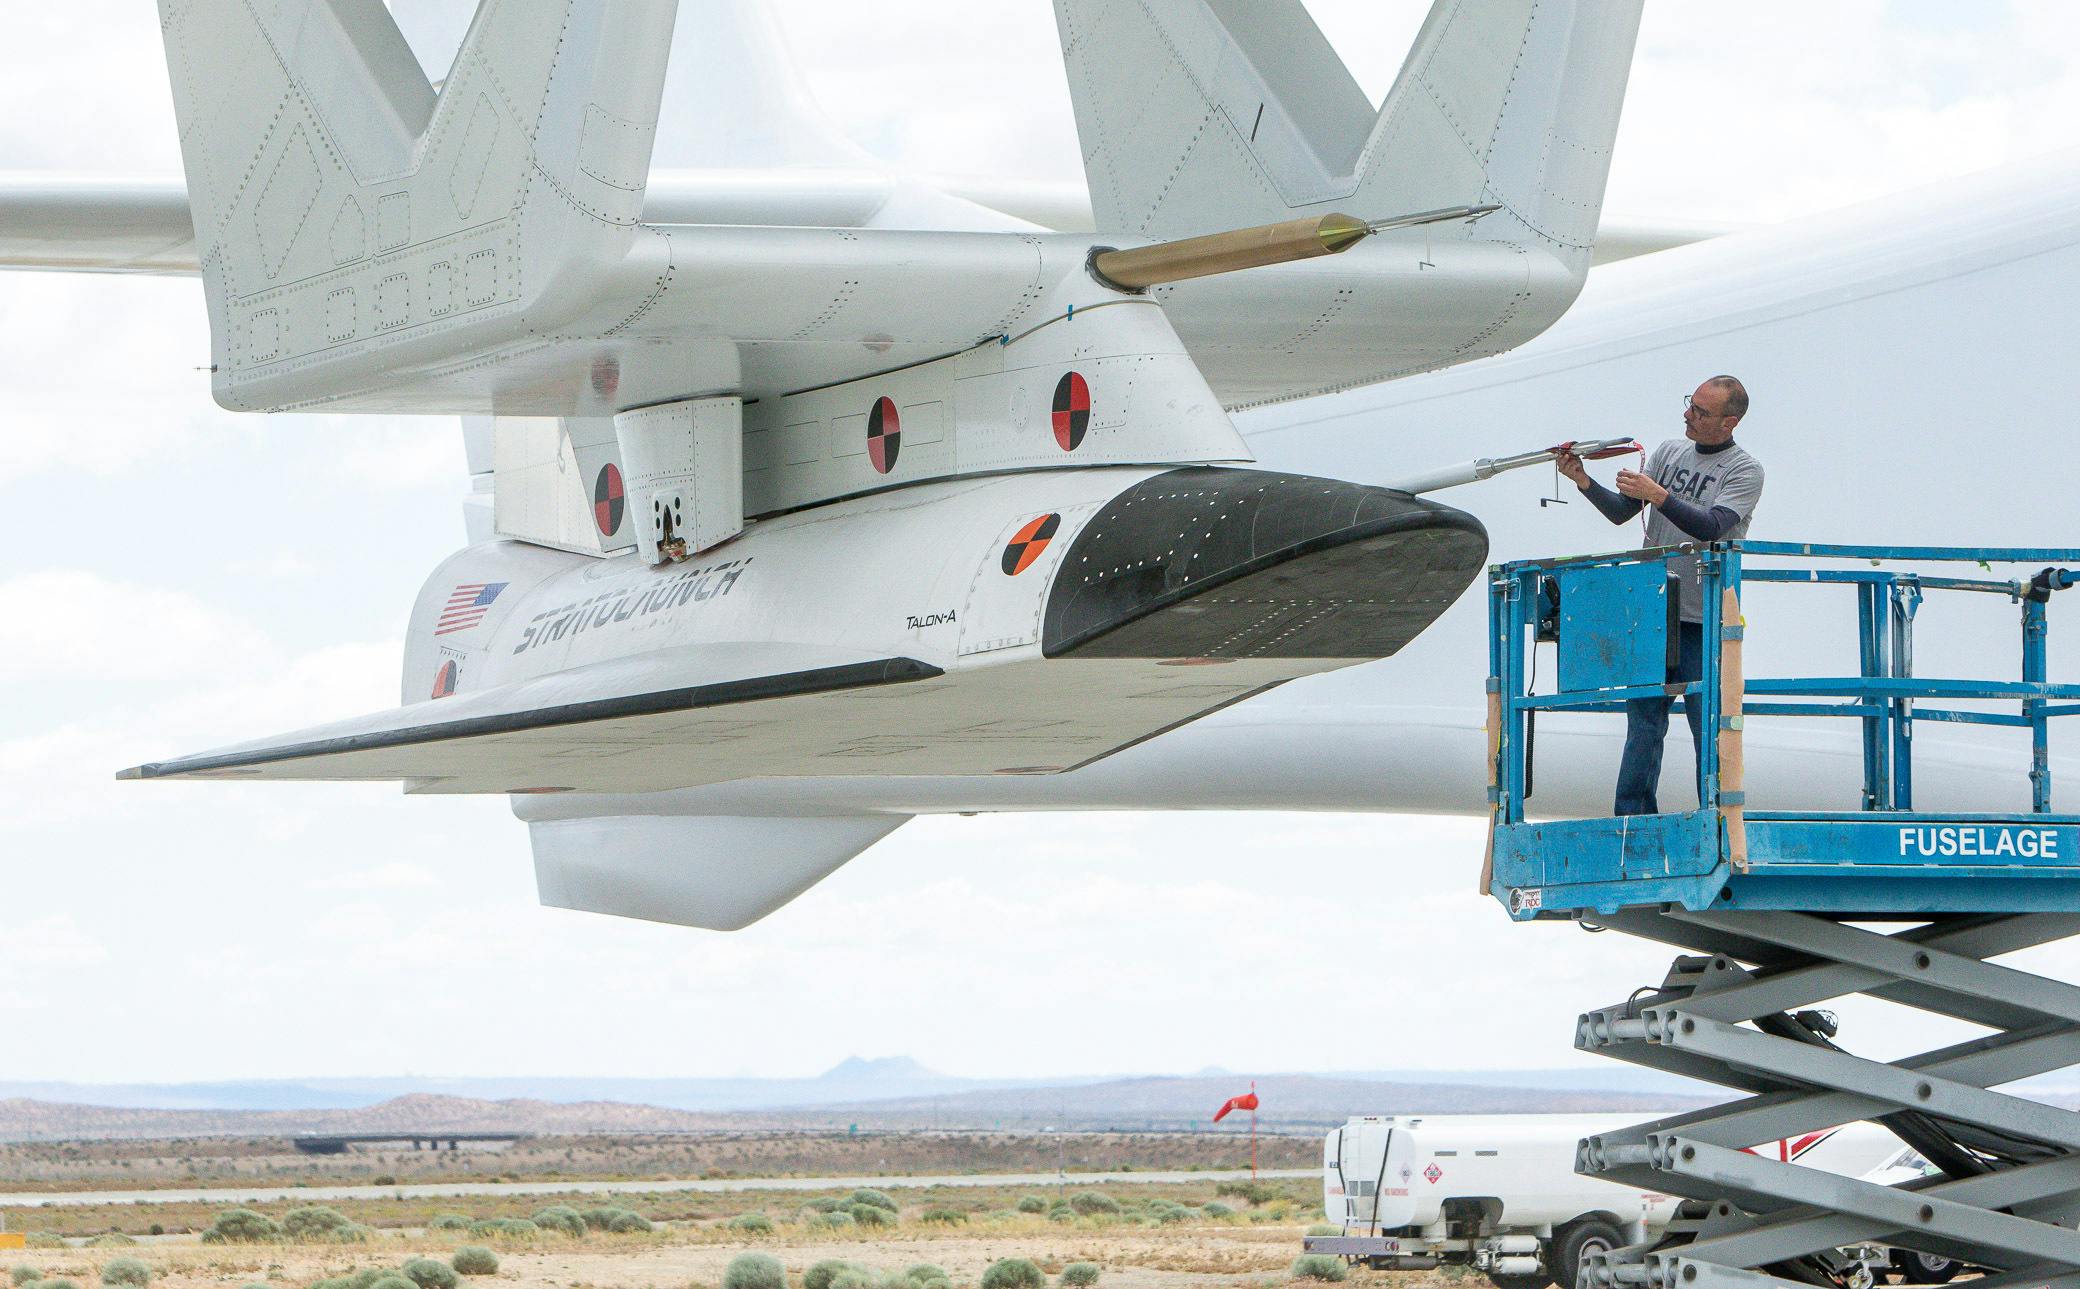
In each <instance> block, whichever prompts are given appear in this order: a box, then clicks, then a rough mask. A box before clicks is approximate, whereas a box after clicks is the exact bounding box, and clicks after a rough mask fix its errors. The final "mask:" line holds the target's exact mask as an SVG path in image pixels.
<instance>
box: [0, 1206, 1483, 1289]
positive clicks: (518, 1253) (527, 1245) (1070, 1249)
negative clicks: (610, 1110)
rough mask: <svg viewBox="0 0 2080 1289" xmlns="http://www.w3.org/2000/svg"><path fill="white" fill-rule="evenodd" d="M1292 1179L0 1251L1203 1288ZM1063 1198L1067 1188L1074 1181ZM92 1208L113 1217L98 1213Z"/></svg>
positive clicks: (85, 1278) (1292, 1210)
mask: <svg viewBox="0 0 2080 1289" xmlns="http://www.w3.org/2000/svg"><path fill="white" fill-rule="evenodd" d="M1301 1189H1307V1188H1304V1187H1299V1186H1297V1185H1296V1184H1294V1183H1285V1184H1283V1185H1279V1186H1276V1187H1275V1188H1274V1190H1275V1192H1276V1193H1275V1195H1274V1194H1272V1193H1268V1192H1260V1193H1259V1194H1260V1198H1262V1199H1263V1202H1262V1203H1259V1204H1254V1205H1252V1204H1250V1203H1249V1202H1248V1201H1247V1199H1244V1198H1242V1197H1237V1196H1233V1195H1230V1196H1229V1197H1228V1200H1227V1201H1226V1202H1227V1203H1229V1204H1232V1205H1233V1206H1234V1207H1235V1209H1236V1211H1235V1212H1234V1213H1233V1214H1231V1215H1220V1216H1211V1215H1207V1214H1206V1213H1204V1212H1203V1211H1199V1210H1195V1211H1194V1214H1193V1216H1191V1217H1190V1218H1187V1219H1185V1220H1181V1221H1179V1220H1173V1221H1172V1222H1170V1223H1169V1224H1159V1222H1158V1220H1157V1219H1155V1218H1152V1217H1146V1216H1140V1217H1137V1216H1135V1215H1134V1212H1135V1210H1137V1209H1138V1210H1145V1211H1152V1210H1153V1209H1154V1208H1156V1207H1160V1203H1159V1202H1160V1200H1163V1199H1172V1200H1175V1201H1176V1202H1178V1203H1184V1204H1191V1205H1202V1204H1204V1203H1206V1202H1207V1201H1209V1200H1213V1198H1214V1186H1213V1185H1212V1184H1210V1183H1209V1184H1202V1185H1197V1186H1139V1185H1128V1186H1118V1185H1115V1186H1111V1187H1108V1188H1107V1191H1106V1193H1107V1194H1109V1195H1111V1196H1113V1197H1115V1198H1116V1199H1117V1200H1119V1201H1120V1202H1122V1203H1123V1204H1125V1205H1127V1207H1128V1210H1129V1211H1128V1212H1127V1213H1126V1214H1123V1215H1121V1216H1119V1217H1109V1216H1100V1217H1079V1218H1076V1219H1074V1220H1073V1221H1068V1222H1061V1221H1050V1220H1048V1219H1047V1218H1046V1217H1045V1216H1040V1215H1031V1214H1022V1213H1017V1212H1013V1211H1006V1209H1005V1208H1001V1207H999V1208H991V1207H989V1206H992V1205H996V1206H1008V1205H1011V1204H1015V1203H1016V1201H1017V1199H1018V1198H1019V1197H1020V1196H1021V1195H1037V1196H1039V1197H1040V1198H1042V1199H1043V1200H1045V1201H1048V1202H1052V1201H1053V1200H1054V1199H1055V1198H1056V1196H1057V1193H1056V1192H1055V1190H1054V1189H1053V1188H1046V1189H1044V1190H1042V1189H1037V1188H1028V1189H1025V1190H1022V1191H1016V1190H1011V1189H1005V1190H1002V1191H999V1190H996V1189H994V1188H984V1189H982V1190H981V1191H979V1192H970V1191H963V1192H962V1193H961V1194H958V1195H954V1194H952V1193H951V1192H950V1190H941V1191H933V1190H928V1189H904V1190H902V1191H900V1192H891V1194H892V1195H893V1196H894V1198H895V1199H896V1200H897V1202H898V1203H899V1204H900V1206H901V1210H902V1211H901V1215H900V1220H899V1224H898V1225H896V1226H894V1227H891V1228H882V1229H878V1230H869V1229H859V1228H854V1229H850V1230H840V1231H831V1230H827V1229H824V1228H822V1227H819V1226H816V1225H814V1224H813V1223H812V1222H811V1221H809V1220H808V1216H807V1213H806V1211H805V1210H804V1208H803V1207H800V1206H804V1205H805V1204H806V1203H807V1202H810V1201H813V1200H814V1199H815V1198H816V1196H815V1195H813V1194H803V1193H799V1192H794V1193H787V1194H784V1195H782V1194H779V1193H775V1192H767V1193H765V1194H763V1195H761V1194H759V1193H757V1192H748V1193H743V1194H732V1195H728V1196H702V1197H700V1199H701V1200H702V1201H703V1203H704V1205H705V1207H706V1209H707V1211H705V1212H704V1213H703V1214H702V1215H701V1216H699V1217H691V1216H683V1217H677V1218H672V1217H668V1215H667V1214H665V1213H664V1212H662V1211H658V1210H657V1209H656V1208H655V1207H654V1206H646V1205H644V1204H642V1203H640V1202H638V1203H634V1204H631V1205H630V1207H633V1208H637V1209H638V1210H643V1209H645V1208H649V1209H650V1211H651V1212H652V1215H653V1216H654V1217H656V1218H659V1219H663V1220H664V1221H665V1222H666V1223H667V1224H666V1225H662V1226H660V1228H659V1229H658V1230H657V1231H655V1232H653V1233H649V1234H642V1235H606V1234H601V1233H591V1234H588V1235H586V1236H584V1237H582V1238H571V1237H568V1236H563V1235H553V1234H544V1235H537V1236H533V1237H524V1238H518V1239H513V1238H499V1237H490V1238H487V1237H484V1236H470V1235H466V1234H462V1233H455V1234H453V1235H450V1234H449V1233H446V1232H428V1231H426V1230H423V1229H416V1228H413V1229H388V1230H379V1231H376V1232H375V1233H373V1235H372V1236H371V1237H370V1238H369V1239H368V1240H367V1241H365V1242H362V1243H357V1244H348V1245H340V1244H297V1243H274V1244H257V1245H206V1244H203V1243H201V1242H200V1240H199V1238H198V1237H196V1236H195V1235H193V1234H185V1235H170V1236H166V1237H163V1238H160V1239H152V1238H149V1237H147V1238H146V1239H144V1240H143V1241H141V1242H140V1243H138V1244H137V1245H135V1246H131V1247H119V1248H103V1247H89V1248H82V1247H71V1248H65V1249H31V1250H28V1251H26V1252H21V1253H10V1254H7V1255H5V1258H6V1261H7V1263H8V1264H10V1265H22V1264H25V1265H28V1266H34V1267H36V1268H38V1269H39V1270H40V1271H41V1272H42V1274H43V1275H44V1276H45V1277H55V1276H64V1277H66V1278H69V1279H72V1280H73V1281H75V1282H76V1283H77V1284H79V1285H83V1286H93V1285H95V1284H98V1283H99V1280H100V1269H101V1267H102V1265H103V1264H105V1263H106V1262H108V1261H110V1260H111V1259H113V1258H116V1257H124V1256H129V1257H137V1258H141V1259H142V1260H144V1261H145V1262H147V1263H148V1264H150V1265H151V1267H152V1268H153V1270H154V1273H155V1275H154V1279H153V1281H152V1284H153V1285H155V1286H158V1287H159V1289H221V1287H222V1286H226V1285H248V1284H255V1283H261V1284H265V1285H269V1286H279V1287H280V1289H304V1287H305V1286H308V1285H310V1284H312V1283H313V1282H315V1281H317V1280H319V1279H321V1278H323V1277H326V1276H331V1275H339V1274H343V1273H346V1272H349V1271H352V1270H357V1269H361V1268H365V1267H377V1266H389V1267H394V1266H397V1265H398V1264H400V1263H401V1262H403V1260H404V1259H406V1258H408V1257H411V1256H415V1255H420V1254H425V1255H428V1256H433V1257H439V1258H443V1259H445V1258H446V1257H448V1256H449V1255H451V1254H452V1253H453V1251H454V1249H455V1248H456V1247H457V1246H458V1245H461V1244H486V1245H489V1246H491V1247H492V1248H494V1249H496V1250H497V1251H498V1256H499V1259H500V1267H499V1270H498V1272H497V1274H496V1275H494V1276H491V1277H488V1278H481V1279H475V1278H473V1279H465V1280H464V1281H463V1289H469V1287H470V1286H472V1285H475V1286H480V1287H481V1289H592V1287H594V1286H599V1287H606V1286H612V1287H613V1289H709V1287H711V1286H718V1285H720V1283H721V1280H722V1275H723V1270H724V1268H725V1267H727V1265H728V1264H729V1261H730V1259H731V1258H733V1257H735V1256H736V1255H737V1254H739V1253H742V1252H744V1251H746V1250H749V1249H757V1250H761V1251H764V1252H767V1253H771V1254H773V1255H774V1256H776V1257H777V1258H779V1259H780V1261H781V1263H782V1264H783V1265H784V1266H785V1267H786V1269H787V1272H788V1278H789V1284H790V1286H799V1285H800V1283H801V1276H802V1273H803V1272H805V1271H806V1270H808V1268H809V1267H810V1266H811V1265H813V1264H814V1263H816V1262H818V1261H821V1260H823V1259H826V1258H841V1259H846V1260H849V1261H853V1262H857V1263H860V1264H862V1265H864V1266H867V1267H869V1268H871V1269H873V1270H875V1271H881V1272H892V1271H896V1270H900V1269H901V1268H904V1267H907V1266H909V1265H911V1264H914V1263H918V1262H930V1263H934V1264H937V1265H938V1266H941V1267H944V1268H945V1269H946V1270H947V1272H948V1273H950V1276H951V1279H952V1283H953V1285H954V1286H956V1287H957V1289H968V1287H970V1286H974V1285H975V1284H977V1283H978V1282H979V1280H980V1278H981V1275H982V1272H983V1270H984V1269H985V1268H986V1267H988V1266H989V1265H990V1263H992V1262H994V1261H996V1260H998V1259H1000V1258H1007V1257H1022V1258H1030V1259H1032V1260H1033V1261H1034V1262H1036V1263H1038V1264H1039V1265H1040V1267H1041V1268H1042V1269H1043V1270H1044V1271H1046V1272H1048V1273H1049V1275H1050V1276H1052V1275H1054V1274H1056V1273H1058V1272H1059V1271H1060V1270H1061V1268H1062V1267H1063V1266H1064V1265H1066V1264H1067V1263H1070V1262H1075V1261H1088V1262H1094V1263H1097V1264H1098V1265H1099V1266H1100V1267H1101V1268H1102V1269H1103V1279H1102V1280H1101V1281H1100V1284H1101V1286H1102V1287H1103V1289H1199V1287H1201V1286H1205V1287H1207V1289H1211V1287H1212V1286H1244V1285H1247V1286H1263V1285H1271V1284H1282V1283H1284V1282H1285V1281H1286V1280H1287V1279H1289V1268H1290V1267H1291V1264H1292V1261H1293V1258H1294V1257H1295V1256H1296V1255H1297V1254H1298V1253H1299V1250H1300V1237H1301V1234H1302V1232H1303V1230H1304V1229H1305V1225H1306V1224H1307V1223H1308V1222H1309V1221H1310V1220H1311V1219H1312V1217H1313V1201H1312V1199H1311V1198H1309V1199H1301V1198H1299V1197H1298V1195H1297V1193H1296V1192H1297V1191H1298V1190H1301ZM1070 1193H1071V1194H1074V1193H1075V1191H1074V1187H1073V1184H1072V1187H1071V1188H1070ZM837 1194H840V1193H833V1197H836V1195H837ZM637 1198H640V1197H637ZM708 1201H714V1202H713V1203H708ZM956 1203H957V1204H960V1205H962V1206H963V1207H964V1208H967V1209H968V1210H969V1211H967V1212H965V1213H964V1214H963V1216H962V1217H961V1219H960V1220H958V1221H948V1220H946V1219H945V1218H943V1217H941V1218H939V1219H937V1220H932V1219H927V1218H926V1217H925V1214H926V1212H928V1211H930V1210H932V1209H935V1208H942V1207H946V1206H950V1205H952V1204H956ZM782 1204H784V1205H785V1207H784V1208H783V1207H782V1206H781V1205H782ZM168 1207H169V1206H160V1205H151V1206H145V1207H143V1208H141V1209H139V1211H138V1216H155V1217H158V1218H162V1219H163V1218H166V1217H171V1216H173V1214H172V1213H171V1212H169V1211H166V1210H167V1208H168ZM277 1207H279V1206H277ZM341 1207H342V1208H348V1209H351V1208H352V1207H353V1206H341ZM754 1209H757V1210H760V1211H763V1212H765V1213H767V1214H768V1215H769V1216H770V1217H771V1218H772V1219H774V1221H775V1222H776V1223H777V1226H776V1229H775V1230H774V1232H773V1233H772V1234H769V1235H748V1234H746V1233H744V1232H742V1231H738V1230H733V1229H731V1228H730V1227H729V1226H728V1225H727V1224H726V1218H727V1217H728V1216H730V1215H731V1214H732V1213H733V1212H743V1211H750V1210H754ZM525 1211H526V1210H525V1209H520V1208H517V1207H516V1206H514V1205H512V1204H510V1203H509V1204H508V1205H507V1206H506V1209H505V1213H504V1215H506V1216H518V1215H522V1214H524V1212H525ZM1215 1212H1216V1213H1218V1210H1215ZM353 1215H354V1216H356V1217H357V1219H359V1220H363V1221H367V1220H371V1219H376V1218H378V1217H379V1216H380V1215H379V1214H378V1213H376V1212H373V1211H367V1210H364V1211H361V1212H357V1213H354V1214H353ZM396 1215H397V1214H395V1213H393V1214H391V1216H396ZM13 1216H15V1217H20V1216H21V1215H20V1214H15V1215H13ZM101 1216H102V1217H104V1218H106V1217H109V1216H111V1214H110V1213H109V1211H108V1210H102V1213H101ZM121 1224H123V1225H131V1224H132V1215H131V1214H130V1213H128V1212H125V1213H123V1214H122V1220H121ZM164 1224H165V1223H163V1222H162V1225H164ZM1438 1278H1439V1277H1437V1276H1431V1275H1416V1274H1395V1275H1386V1274H1370V1273H1362V1272H1361V1273H1354V1275H1353V1278H1352V1281H1351V1283H1352V1284H1354V1285H1359V1286H1365V1285H1374V1286H1381V1287H1384V1286H1386V1285H1387V1284H1388V1283H1389V1282H1392V1283H1393V1285H1394V1286H1395V1289H1419V1287H1420V1286H1422V1285H1423V1284H1425V1283H1426V1282H1428V1281H1431V1280H1436V1279H1438ZM1481 1283H1482V1284H1485V1282H1481Z"/></svg>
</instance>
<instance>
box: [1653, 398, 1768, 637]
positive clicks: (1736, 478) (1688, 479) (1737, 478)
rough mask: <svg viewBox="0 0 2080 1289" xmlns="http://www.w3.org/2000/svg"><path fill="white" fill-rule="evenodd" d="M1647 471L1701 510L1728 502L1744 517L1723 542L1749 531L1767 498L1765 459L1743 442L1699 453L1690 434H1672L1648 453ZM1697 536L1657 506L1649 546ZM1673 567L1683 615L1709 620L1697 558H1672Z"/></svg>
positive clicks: (1689, 617)
mask: <svg viewBox="0 0 2080 1289" xmlns="http://www.w3.org/2000/svg"><path fill="white" fill-rule="evenodd" d="M1646 473H1647V474H1648V475H1649V476H1651V477H1652V478H1653V480H1654V482H1656V483H1658V484H1660V485H1661V486H1662V487H1664V488H1666V489H1668V491H1669V492H1670V494H1672V495H1673V496H1676V497H1680V498H1682V499H1683V500H1684V501H1687V502H1689V503H1690V504H1691V505H1693V506H1696V507H1698V508H1699V509H1701V510H1704V511H1706V512H1710V511H1712V510H1714V509H1716V508H1717V507H1720V506H1724V507H1726V508H1727V509H1728V510H1731V511H1733V512H1734V513H1735V514H1737V515H1739V516H1740V521H1739V522H1738V523H1736V524H1734V526H1733V527H1732V528H1730V529H1728V530H1727V532H1726V534H1725V536H1724V537H1723V538H1722V539H1721V540H1723V541H1735V540H1738V539H1740V538H1742V537H1745V536H1747V535H1748V524H1749V521H1751V520H1752V519H1754V517H1755V505H1756V503H1757V502H1759V501H1761V500H1762V463H1761V462H1760V461H1757V460H1756V459H1755V458H1754V457H1752V456H1750V455H1748V450H1747V449H1746V448H1744V447H1742V446H1741V445H1740V444H1738V443H1734V444H1729V445H1728V446H1727V447H1725V448H1722V449H1720V450H1719V451H1717V452H1709V453H1707V452H1700V451H1698V450H1697V445H1696V444H1695V443H1692V442H1691V441H1690V440H1688V439H1669V440H1668V441H1667V442H1665V443H1662V444H1660V445H1658V446H1656V447H1655V449H1654V451H1653V452H1652V453H1651V454H1649V455H1648V457H1647V469H1646ZM1696 540H1697V539H1696V538H1694V537H1692V536H1691V535H1690V534H1688V533H1686V532H1684V531H1683V530H1682V529H1680V528H1678V527H1676V526H1675V525H1674V524H1673V523H1670V522H1669V520H1668V518H1667V516H1665V515H1663V514H1662V513H1661V512H1660V511H1659V510H1653V511H1651V513H1649V514H1648V516H1647V545H1649V546H1677V545H1681V544H1682V543H1684V542H1693V541H1696ZM1669 568H1670V569H1671V570H1673V571H1674V572H1675V574H1676V575H1677V576H1678V577H1680V578H1682V580H1683V603H1682V616H1683V621H1685V622H1702V621H1704V596H1703V593H1702V592H1701V591H1699V589H1698V581H1697V560H1696V559H1695V558H1693V557H1689V556H1685V557H1684V558H1681V559H1675V560H1670V561H1669Z"/></svg>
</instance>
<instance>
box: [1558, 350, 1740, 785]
mask: <svg viewBox="0 0 2080 1289" xmlns="http://www.w3.org/2000/svg"><path fill="white" fill-rule="evenodd" d="M1747 413H1748V391H1747V389H1746V388H1745V387H1744V386H1742V384H1741V383H1740V382H1739V381H1738V380H1735V379H1734V378H1733V377H1731V376H1714V377H1712V378H1711V379H1710V380H1708V381H1706V382H1705V383H1704V384H1702V385H1699V386H1698V387H1697V392H1696V393H1694V394H1691V395H1689V396H1688V397H1686V398H1684V399H1683V437H1682V438H1680V439H1670V440H1668V441H1667V442H1665V443H1662V444H1660V445H1659V446H1657V447H1656V448H1655V449H1654V451H1653V453H1652V454H1651V455H1650V456H1649V457H1648V458H1647V462H1646V469H1645V471H1644V472H1638V471H1632V470H1620V471H1618V490H1617V491H1616V492H1612V491H1611V490H1610V489H1609V488H1606V487H1604V486H1603V485H1602V484H1600V483H1598V482H1596V481H1595V480H1594V479H1591V478H1590V477H1589V472H1588V470H1587V469H1586V468H1584V467H1583V465H1582V461H1581V458H1579V457H1577V456H1575V455H1574V453H1572V452H1562V453H1561V454H1560V456H1559V459H1558V460H1557V462H1556V463H1555V464H1556V465H1558V466H1559V469H1560V473H1561V474H1564V475H1566V476H1567V477H1568V478H1569V479H1571V480H1573V481H1574V485H1575V487H1577V488H1579V489H1581V491H1582V495H1583V496H1585V497H1587V498H1588V499H1589V501H1590V503H1591V504H1593V505H1594V506H1595V507H1596V508H1597V509H1598V510H1600V511H1602V512H1603V515H1604V518H1606V519H1608V520H1610V521H1611V522H1612V523H1614V524H1622V523H1624V522H1625V521H1626V520H1628V519H1631V518H1632V517H1633V516H1634V515H1637V514H1638V513H1639V511H1640V507H1641V506H1646V507H1649V508H1650V509H1651V510H1652V512H1653V513H1652V514H1650V515H1648V516H1647V545H1649V546H1676V545H1680V544H1681V543H1683V542H1686V541H1697V542H1715V541H1721V540H1725V541H1732V540H1735V539H1738V538H1741V537H1745V536H1746V535H1747V533H1748V523H1749V521H1750V520H1751V519H1753V518H1754V517H1755V504H1756V503H1757V502H1758V501H1760V500H1762V463H1761V462H1760V461H1757V460H1756V459H1755V458H1754V457H1752V456H1750V455H1748V452H1747V450H1746V449H1745V448H1742V447H1741V446H1740V445H1739V444H1737V443H1735V442H1734V441H1733V429H1734V427H1735V426H1736V425H1739V424H1740V423H1741V418H1742V417H1744V416H1746V415H1747ZM1669 567H1670V568H1671V569H1673V570H1674V571H1675V573H1676V575H1677V576H1678V577H1679V578H1680V579H1681V592H1680V595H1681V613H1680V615H1679V616H1680V618H1681V622H1680V625H1679V627H1678V636H1679V639H1678V642H1677V643H1678V652H1677V659H1676V665H1675V667H1674V668H1672V669H1671V670H1670V671H1669V673H1668V679H1669V680H1670V682H1672V683H1673V682H1679V681H1693V680H1698V679H1700V678H1701V677H1702V676H1703V674H1704V597H1703V595H1702V593H1701V592H1700V591H1699V589H1698V575H1697V560H1696V559H1695V558H1694V557H1690V558H1683V559H1676V560H1671V561H1670V562H1669ZM1674 701H1675V700H1674V699H1670V698H1635V699H1632V700H1630V701H1628V702H1627V703H1626V704H1625V756H1624V759H1623V760H1622V761H1621V762H1620V763H1619V766H1618V795H1617V802H1616V805H1615V806H1614V807H1613V811H1612V813H1614V814H1620V815H1652V814H1659V813H1660V812H1661V806H1660V803H1659V801H1658V800H1657V799H1656V796H1657V792H1658V789H1659V787H1660V784H1661V748H1662V745H1663V744H1664V743H1665V742H1667V740H1668V707H1669V704H1670V703H1672V702H1674ZM1683 715H1684V716H1685V717H1686V718H1688V720H1689V722H1690V741H1691V743H1692V744H1693V745H1694V746H1696V747H1697V749H1698V756H1699V759H1700V760H1702V759H1703V755H1704V750H1703V749H1704V728H1703V722H1702V719H1701V716H1700V714H1699V711H1698V707H1697V704H1695V703H1691V702H1689V701H1687V700H1686V701H1685V702H1684V704H1683Z"/></svg>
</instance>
